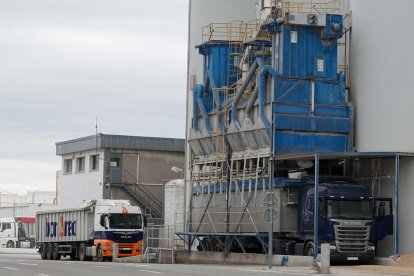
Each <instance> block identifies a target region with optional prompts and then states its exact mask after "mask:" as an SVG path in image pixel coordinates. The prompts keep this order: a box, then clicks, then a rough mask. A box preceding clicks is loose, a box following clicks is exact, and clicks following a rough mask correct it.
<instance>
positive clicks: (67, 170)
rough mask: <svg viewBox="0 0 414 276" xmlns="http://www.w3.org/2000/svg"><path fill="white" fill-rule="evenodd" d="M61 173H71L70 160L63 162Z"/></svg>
mask: <svg viewBox="0 0 414 276" xmlns="http://www.w3.org/2000/svg"><path fill="white" fill-rule="evenodd" d="M63 173H72V159H65V160H64V161H63Z"/></svg>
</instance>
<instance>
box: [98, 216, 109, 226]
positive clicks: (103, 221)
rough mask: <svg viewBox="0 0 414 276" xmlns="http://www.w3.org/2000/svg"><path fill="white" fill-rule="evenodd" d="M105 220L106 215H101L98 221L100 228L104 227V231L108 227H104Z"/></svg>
mask: <svg viewBox="0 0 414 276" xmlns="http://www.w3.org/2000/svg"><path fill="white" fill-rule="evenodd" d="M105 218H106V215H105V214H104V215H101V219H100V220H99V224H100V225H101V226H102V227H105V229H108V227H107V226H106V225H105Z"/></svg>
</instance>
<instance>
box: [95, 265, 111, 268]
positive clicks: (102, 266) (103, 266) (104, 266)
mask: <svg viewBox="0 0 414 276" xmlns="http://www.w3.org/2000/svg"><path fill="white" fill-rule="evenodd" d="M96 267H101V268H112V267H110V266H106V265H97V266H96Z"/></svg>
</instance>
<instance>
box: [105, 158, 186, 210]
mask: <svg viewBox="0 0 414 276" xmlns="http://www.w3.org/2000/svg"><path fill="white" fill-rule="evenodd" d="M110 152H111V153H122V167H123V169H125V170H126V171H128V173H125V174H124V182H125V183H128V184H134V183H135V182H136V180H138V181H139V182H140V183H141V184H142V185H145V187H146V188H147V189H148V191H149V192H150V193H151V194H153V195H154V196H155V197H156V198H157V199H158V200H159V201H160V202H164V186H163V185H164V183H165V182H166V181H168V180H171V179H176V178H179V177H181V176H180V175H179V174H177V173H176V172H173V171H171V167H173V166H175V167H178V168H183V166H184V153H183V152H166V151H140V150H107V151H106V154H105V175H108V166H109V160H108V155H109V154H108V153H110ZM103 194H104V198H108V197H109V195H108V187H107V186H104V187H103ZM111 198H115V199H129V200H130V201H131V202H134V201H133V199H132V198H130V197H129V196H128V194H127V193H125V192H124V190H123V189H122V188H120V187H116V186H115V187H111Z"/></svg>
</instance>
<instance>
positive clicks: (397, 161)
mask: <svg viewBox="0 0 414 276" xmlns="http://www.w3.org/2000/svg"><path fill="white" fill-rule="evenodd" d="M399 193H400V155H399V154H398V153H397V154H396V155H395V245H394V246H395V248H394V250H395V257H398V256H399V255H400V249H399V238H400V237H399V208H398V207H399V206H398V205H399Z"/></svg>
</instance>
